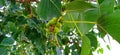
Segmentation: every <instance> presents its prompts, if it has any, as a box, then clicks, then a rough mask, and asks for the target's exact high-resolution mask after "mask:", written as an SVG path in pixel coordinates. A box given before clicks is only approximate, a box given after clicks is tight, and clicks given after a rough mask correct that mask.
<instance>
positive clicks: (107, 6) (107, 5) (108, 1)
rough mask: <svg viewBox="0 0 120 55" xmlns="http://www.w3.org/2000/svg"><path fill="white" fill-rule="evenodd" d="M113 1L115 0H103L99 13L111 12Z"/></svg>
mask: <svg viewBox="0 0 120 55" xmlns="http://www.w3.org/2000/svg"><path fill="white" fill-rule="evenodd" d="M114 3H115V0H104V1H103V2H102V3H101V4H100V8H99V9H100V13H101V14H102V15H104V14H109V13H112V12H113V11H114Z"/></svg>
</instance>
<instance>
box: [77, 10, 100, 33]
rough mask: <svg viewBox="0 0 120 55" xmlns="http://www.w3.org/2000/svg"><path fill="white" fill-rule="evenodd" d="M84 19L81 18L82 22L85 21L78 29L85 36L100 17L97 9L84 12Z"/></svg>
mask: <svg viewBox="0 0 120 55" xmlns="http://www.w3.org/2000/svg"><path fill="white" fill-rule="evenodd" d="M81 16H82V17H80V18H79V20H80V21H83V23H79V24H78V27H79V29H80V30H81V32H82V33H83V34H87V33H88V32H89V30H90V29H91V28H93V26H94V25H95V23H92V22H96V21H97V19H98V17H99V15H98V10H97V9H92V10H88V11H86V12H84V13H83V14H82V15H81Z"/></svg>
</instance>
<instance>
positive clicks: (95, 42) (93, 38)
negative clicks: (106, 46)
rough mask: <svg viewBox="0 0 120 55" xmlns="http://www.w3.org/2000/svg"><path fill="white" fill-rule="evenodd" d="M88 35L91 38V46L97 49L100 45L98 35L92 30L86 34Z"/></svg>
mask: <svg viewBox="0 0 120 55" xmlns="http://www.w3.org/2000/svg"><path fill="white" fill-rule="evenodd" d="M86 36H87V37H88V38H89V39H90V42H91V47H92V48H94V49H96V48H97V46H98V41H97V37H96V36H95V35H94V33H92V32H90V33H88V34H86ZM94 49H93V50H94Z"/></svg>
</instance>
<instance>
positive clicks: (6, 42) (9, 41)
mask: <svg viewBox="0 0 120 55" xmlns="http://www.w3.org/2000/svg"><path fill="white" fill-rule="evenodd" d="M14 41H15V40H14V39H13V38H12V37H8V38H5V39H4V40H3V41H2V42H1V45H4V46H11V45H13V43H14Z"/></svg>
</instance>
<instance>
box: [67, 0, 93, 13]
mask: <svg viewBox="0 0 120 55" xmlns="http://www.w3.org/2000/svg"><path fill="white" fill-rule="evenodd" d="M90 8H94V7H93V6H92V5H91V4H90V3H87V2H85V1H73V2H70V3H68V4H66V10H67V11H79V12H83V11H85V10H87V9H90Z"/></svg>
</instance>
